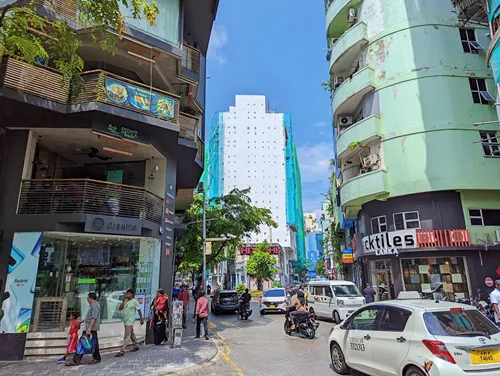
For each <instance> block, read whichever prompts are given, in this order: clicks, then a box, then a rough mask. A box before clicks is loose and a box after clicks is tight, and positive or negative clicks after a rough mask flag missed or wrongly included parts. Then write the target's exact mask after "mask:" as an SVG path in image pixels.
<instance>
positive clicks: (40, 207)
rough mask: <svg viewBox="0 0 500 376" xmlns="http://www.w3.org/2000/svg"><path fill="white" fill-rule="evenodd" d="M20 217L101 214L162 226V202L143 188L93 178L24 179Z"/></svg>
mask: <svg viewBox="0 0 500 376" xmlns="http://www.w3.org/2000/svg"><path fill="white" fill-rule="evenodd" d="M17 213H18V214H101V215H113V216H117V217H127V218H137V219H147V220H149V221H152V222H155V223H158V224H161V222H162V216H163V199H162V198H161V197H159V196H156V195H155V194H153V193H151V192H150V191H148V190H147V189H145V188H142V187H133V186H130V185H123V184H116V183H110V182H104V181H98V180H92V179H55V180H52V179H51V180H45V179H35V180H23V181H22V183H21V192H20V195H19V202H18V206H17Z"/></svg>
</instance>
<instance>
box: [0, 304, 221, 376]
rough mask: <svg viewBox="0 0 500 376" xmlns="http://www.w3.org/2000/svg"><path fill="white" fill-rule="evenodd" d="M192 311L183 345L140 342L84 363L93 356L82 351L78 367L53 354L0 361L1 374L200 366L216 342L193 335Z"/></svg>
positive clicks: (96, 375) (99, 375)
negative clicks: (135, 347)
mask: <svg viewBox="0 0 500 376" xmlns="http://www.w3.org/2000/svg"><path fill="white" fill-rule="evenodd" d="M192 316H193V313H192V311H191V313H190V314H189V313H188V328H187V329H185V330H184V333H183V340H182V346H181V347H180V348H178V349H171V348H169V345H160V346H155V345H147V346H142V347H141V348H140V350H139V351H137V352H135V353H132V352H126V353H125V356H124V357H121V358H115V357H114V356H115V353H105V354H101V356H102V361H101V363H99V364H95V365H91V364H86V363H88V362H90V361H91V360H92V357H91V356H89V355H85V356H84V358H83V362H82V365H80V366H79V367H66V366H65V365H64V364H57V363H56V362H55V358H51V359H50V360H48V359H47V358H45V359H43V360H25V361H22V362H0V375H2V376H3V375H9V376H21V375H23V376H24V375H33V376H35V375H54V374H57V375H68V376H71V375H82V374H89V373H92V375H93V376H110V375H120V376H124V375H151V374H154V375H156V376H159V375H169V374H173V373H177V372H180V371H181V370H184V369H187V368H192V367H195V366H200V365H202V364H204V363H206V362H208V361H210V360H211V359H213V358H214V357H215V356H216V355H217V352H218V350H217V346H216V344H215V343H214V342H213V341H211V340H210V341H207V340H205V339H203V338H202V339H195V338H194V336H195V332H196V328H195V324H194V323H193V318H192Z"/></svg>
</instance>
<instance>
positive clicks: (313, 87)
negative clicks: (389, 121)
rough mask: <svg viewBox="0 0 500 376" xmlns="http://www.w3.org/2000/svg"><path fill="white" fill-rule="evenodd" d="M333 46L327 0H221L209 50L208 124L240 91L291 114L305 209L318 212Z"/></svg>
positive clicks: (327, 153)
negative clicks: (326, 86) (328, 47)
mask: <svg viewBox="0 0 500 376" xmlns="http://www.w3.org/2000/svg"><path fill="white" fill-rule="evenodd" d="M306 3H307V4H308V5H305V4H306ZM326 52H327V51H326V37H325V11H324V2H323V1H322V0H314V1H311V0H308V1H304V0H302V1H299V0H221V1H220V3H219V10H218V13H217V18H216V20H215V23H214V28H213V31H212V35H211V39H210V45H209V50H208V54H207V77H209V79H208V80H207V107H206V123H207V126H209V124H210V122H211V120H212V118H213V116H214V114H215V113H216V112H223V111H228V110H229V106H231V105H234V96H235V95H237V94H256V95H266V97H267V99H268V100H269V101H270V108H271V109H273V110H275V111H276V112H289V113H291V115H292V125H293V137H294V140H295V143H296V145H297V152H298V157H299V163H300V168H301V175H302V195H303V207H304V212H306V213H309V212H315V213H316V214H317V215H318V218H319V215H320V213H321V202H322V201H323V200H324V197H323V194H325V193H326V192H327V191H328V175H329V170H328V169H329V163H330V159H331V158H333V143H332V142H333V141H332V137H333V136H332V127H331V124H332V120H331V102H330V98H329V94H328V93H327V92H326V91H325V90H324V89H323V87H322V86H321V83H322V82H324V81H327V80H328V77H329V76H328V62H327V61H326V57H325V56H326ZM206 134H209V133H206Z"/></svg>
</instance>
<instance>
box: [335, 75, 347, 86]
mask: <svg viewBox="0 0 500 376" xmlns="http://www.w3.org/2000/svg"><path fill="white" fill-rule="evenodd" d="M333 81H334V83H335V86H339V85H341V84H342V82H344V81H345V77H344V76H336V77H335V79H334V80H333Z"/></svg>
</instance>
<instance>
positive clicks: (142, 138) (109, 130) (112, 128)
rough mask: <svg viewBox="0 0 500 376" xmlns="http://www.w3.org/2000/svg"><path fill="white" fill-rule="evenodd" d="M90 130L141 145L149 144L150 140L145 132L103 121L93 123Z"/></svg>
mask: <svg viewBox="0 0 500 376" xmlns="http://www.w3.org/2000/svg"><path fill="white" fill-rule="evenodd" d="M92 130H93V131H94V132H95V133H96V134H102V135H103V136H111V137H113V138H118V139H120V140H124V141H127V140H131V141H136V142H139V143H142V144H149V143H150V141H151V139H150V137H149V135H148V134H146V133H145V132H139V131H138V130H136V129H133V128H132V127H126V126H124V125H121V124H115V123H108V122H103V121H97V120H96V121H94V122H93V124H92Z"/></svg>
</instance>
